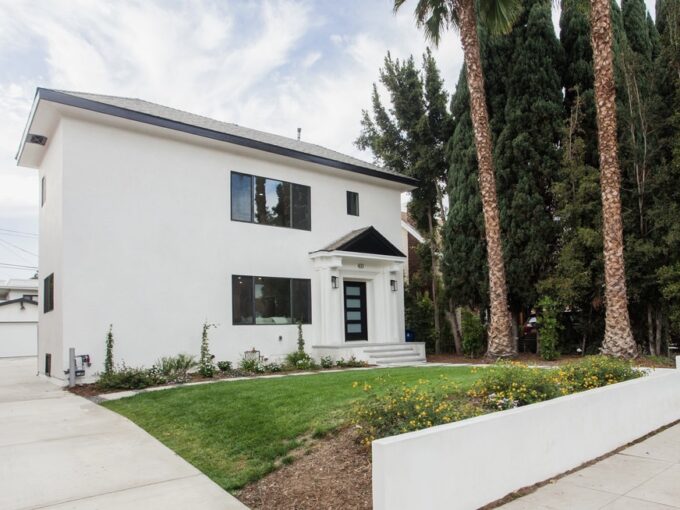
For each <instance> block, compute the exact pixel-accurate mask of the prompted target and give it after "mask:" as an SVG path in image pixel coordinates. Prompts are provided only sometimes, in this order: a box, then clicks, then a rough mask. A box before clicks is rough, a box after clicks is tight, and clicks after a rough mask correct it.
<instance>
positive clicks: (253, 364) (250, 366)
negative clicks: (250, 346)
mask: <svg viewBox="0 0 680 510" xmlns="http://www.w3.org/2000/svg"><path fill="white" fill-rule="evenodd" d="M238 367H239V369H240V370H242V371H244V372H247V373H249V374H263V373H264V364H263V363H262V361H260V360H259V359H255V358H242V359H241V361H240V362H239V364H238Z"/></svg>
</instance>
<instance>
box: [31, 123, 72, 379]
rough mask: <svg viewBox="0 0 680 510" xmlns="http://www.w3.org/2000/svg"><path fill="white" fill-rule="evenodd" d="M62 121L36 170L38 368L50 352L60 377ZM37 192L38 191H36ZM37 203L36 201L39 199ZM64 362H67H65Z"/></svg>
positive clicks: (61, 320)
mask: <svg viewBox="0 0 680 510" xmlns="http://www.w3.org/2000/svg"><path fill="white" fill-rule="evenodd" d="M63 138H64V131H63V125H62V124H60V125H58V126H57V128H56V130H55V132H54V135H53V136H52V137H51V139H50V141H49V145H48V146H47V150H46V153H45V156H44V157H43V160H42V163H41V165H40V170H39V172H38V182H42V178H43V177H44V178H45V187H46V190H45V191H46V192H45V203H44V204H43V205H42V206H41V207H40V211H39V228H40V243H39V244H40V246H39V251H38V254H39V255H40V257H39V261H40V262H39V267H38V276H39V288H40V291H39V292H38V296H39V297H38V317H39V325H38V338H39V341H38V370H39V371H40V373H44V371H45V355H46V354H48V353H49V354H51V355H52V375H53V376H56V377H60V378H63V377H64V374H63V368H62V367H64V363H65V358H64V356H63V347H62V345H63V344H62V339H63V314H64V300H63V290H64V273H63V257H62V255H63V253H62V246H63V244H62V242H63V238H62V229H63V206H64V200H63V198H64V197H63ZM38 193H40V191H38ZM39 203H40V202H39ZM50 274H54V309H53V310H52V311H50V312H47V313H44V309H45V308H44V300H45V296H44V294H45V293H44V292H43V289H44V281H45V277H46V276H49V275H50ZM66 364H67V365H68V362H66Z"/></svg>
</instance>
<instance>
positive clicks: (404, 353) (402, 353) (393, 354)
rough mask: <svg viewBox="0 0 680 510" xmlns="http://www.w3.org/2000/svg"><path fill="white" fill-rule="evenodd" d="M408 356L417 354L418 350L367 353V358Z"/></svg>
mask: <svg viewBox="0 0 680 510" xmlns="http://www.w3.org/2000/svg"><path fill="white" fill-rule="evenodd" d="M364 352H365V351H364ZM410 356H418V352H417V351H414V350H408V351H382V352H379V353H377V352H376V353H373V354H369V355H368V357H369V358H402V357H410Z"/></svg>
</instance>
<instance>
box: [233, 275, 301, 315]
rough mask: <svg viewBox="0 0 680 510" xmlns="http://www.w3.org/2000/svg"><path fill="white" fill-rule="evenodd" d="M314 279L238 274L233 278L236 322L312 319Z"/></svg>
mask: <svg viewBox="0 0 680 510" xmlns="http://www.w3.org/2000/svg"><path fill="white" fill-rule="evenodd" d="M311 288H312V285H311V280H306V279H300V278H274V277H268V276H245V275H234V276H232V279H231V297H232V313H233V323H234V324H235V325H241V324H296V323H298V322H300V321H302V323H303V324H311V323H312V296H311V295H312V291H311Z"/></svg>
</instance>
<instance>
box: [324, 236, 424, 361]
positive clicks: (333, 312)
mask: <svg viewBox="0 0 680 510" xmlns="http://www.w3.org/2000/svg"><path fill="white" fill-rule="evenodd" d="M310 258H311V259H312V261H313V263H314V268H315V270H316V271H315V278H314V280H313V282H312V285H313V288H314V291H315V292H317V293H318V296H319V299H318V301H317V302H318V303H319V304H320V309H319V310H318V312H316V313H315V320H316V321H317V323H318V329H317V331H318V332H319V336H318V338H315V341H314V345H313V348H314V350H315V354H317V355H319V356H323V355H330V356H332V357H334V358H338V357H345V356H351V355H354V356H356V357H357V358H358V359H367V358H368V355H367V353H366V352H365V350H366V349H367V348H371V347H375V346H388V345H389V346H394V345H395V344H402V345H403V344H404V342H405V338H404V337H405V331H404V329H405V327H404V288H403V286H404V263H405V260H406V258H405V256H404V255H403V254H402V253H401V252H400V251H399V250H398V249H397V248H396V247H395V246H394V245H392V244H391V243H390V242H389V241H387V239H385V238H384V237H383V236H382V235H381V234H380V233H379V232H378V231H377V230H375V229H374V228H373V227H367V228H364V229H360V230H357V231H354V232H350V233H349V234H348V235H347V236H345V237H343V238H342V239H339V240H338V241H336V242H335V243H333V244H331V245H330V246H328V247H326V248H324V249H322V250H319V251H316V252H313V253H311V254H310ZM419 350H420V349H419ZM423 354H424V353H423Z"/></svg>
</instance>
